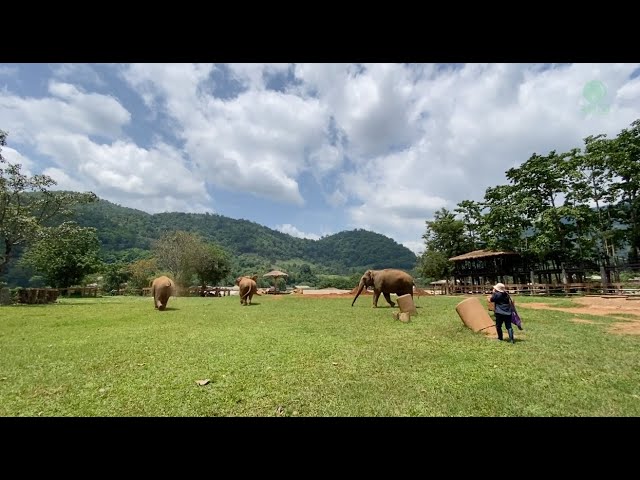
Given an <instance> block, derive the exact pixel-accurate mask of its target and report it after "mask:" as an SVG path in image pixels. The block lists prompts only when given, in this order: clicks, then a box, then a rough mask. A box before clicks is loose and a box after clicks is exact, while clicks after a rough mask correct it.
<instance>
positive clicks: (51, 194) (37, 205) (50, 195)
mask: <svg viewBox="0 0 640 480" xmlns="http://www.w3.org/2000/svg"><path fill="white" fill-rule="evenodd" d="M7 135H8V134H7V132H5V131H2V130H0V147H4V146H6V140H7ZM1 152H2V148H0V241H1V242H2V248H1V249H0V274H3V273H5V268H6V265H7V264H8V263H9V261H10V260H11V258H12V255H13V253H14V251H15V249H16V247H17V246H19V245H26V244H27V243H28V242H29V241H30V240H33V239H34V238H35V235H36V234H37V232H38V231H39V230H40V228H41V227H42V226H43V225H45V224H47V222H49V221H50V220H51V219H53V218H54V217H59V216H62V215H67V214H70V213H71V208H72V207H73V206H75V205H77V204H81V203H89V202H93V201H95V200H96V198H97V197H96V195H95V194H93V193H91V192H86V193H70V192H61V191H51V190H50V188H51V187H53V186H55V185H56V182H55V181H54V180H53V179H52V178H51V177H48V176H47V175H34V176H28V175H25V174H23V173H21V170H22V165H21V164H19V163H15V164H13V163H10V162H9V161H8V160H6V159H5V158H4V157H3V156H2V153H1Z"/></svg>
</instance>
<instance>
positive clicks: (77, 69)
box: [50, 63, 105, 86]
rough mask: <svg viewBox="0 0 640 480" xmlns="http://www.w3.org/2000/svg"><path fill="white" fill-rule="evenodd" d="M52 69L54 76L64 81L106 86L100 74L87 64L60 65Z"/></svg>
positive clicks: (54, 65)
mask: <svg viewBox="0 0 640 480" xmlns="http://www.w3.org/2000/svg"><path fill="white" fill-rule="evenodd" d="M50 68H51V71H52V73H53V75H54V76H55V77H57V78H60V79H62V80H71V81H74V82H78V81H83V82H86V83H88V84H91V85H98V86H104V85H105V82H104V81H103V80H102V79H101V78H100V75H99V74H98V72H96V71H95V70H94V69H93V68H92V67H91V66H90V65H88V64H86V63H58V64H53V65H51V66H50Z"/></svg>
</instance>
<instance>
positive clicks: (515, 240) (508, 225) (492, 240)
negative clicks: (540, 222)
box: [478, 185, 531, 252]
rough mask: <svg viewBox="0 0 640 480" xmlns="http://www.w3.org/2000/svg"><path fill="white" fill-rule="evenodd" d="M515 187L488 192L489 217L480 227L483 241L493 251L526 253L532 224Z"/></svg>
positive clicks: (499, 187)
mask: <svg viewBox="0 0 640 480" xmlns="http://www.w3.org/2000/svg"><path fill="white" fill-rule="evenodd" d="M517 193H518V192H517V189H516V188H515V187H514V186H513V185H499V186H497V187H489V188H487V190H486V191H485V195H484V199H485V201H484V206H485V207H486V209H487V213H486V214H484V215H483V217H482V221H481V222H480V224H479V227H478V232H479V237H480V238H481V240H482V242H483V243H484V244H485V245H486V247H487V248H489V249H493V250H510V251H516V252H523V251H526V250H527V248H528V245H527V241H528V240H527V236H526V234H527V230H528V229H530V227H531V223H530V222H529V221H528V220H527V216H526V208H527V207H526V202H524V203H520V200H519V198H518V196H517Z"/></svg>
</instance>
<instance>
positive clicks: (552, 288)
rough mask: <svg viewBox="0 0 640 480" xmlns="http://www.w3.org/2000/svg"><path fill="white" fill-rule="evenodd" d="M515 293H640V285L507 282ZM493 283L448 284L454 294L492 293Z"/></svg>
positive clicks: (450, 291) (449, 290) (511, 291)
mask: <svg viewBox="0 0 640 480" xmlns="http://www.w3.org/2000/svg"><path fill="white" fill-rule="evenodd" d="M505 286H506V287H507V290H508V292H509V293H510V294H513V295H546V296H549V295H567V296H569V295H640V286H638V287H629V286H625V285H624V284H622V283H610V284H607V285H606V286H604V287H603V285H602V284H601V283H593V282H592V283H567V284H550V283H534V284H518V283H511V284H505ZM492 287H493V285H448V289H447V288H445V291H446V290H448V292H449V294H452V295H474V294H476V295H490V294H491V290H492Z"/></svg>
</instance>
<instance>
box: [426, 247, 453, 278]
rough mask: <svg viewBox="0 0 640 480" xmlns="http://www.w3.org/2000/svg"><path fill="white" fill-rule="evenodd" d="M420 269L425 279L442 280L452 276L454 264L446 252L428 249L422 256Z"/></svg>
mask: <svg viewBox="0 0 640 480" xmlns="http://www.w3.org/2000/svg"><path fill="white" fill-rule="evenodd" d="M418 271H419V272H420V275H421V276H422V277H424V278H425V279H433V280H440V279H442V278H448V277H450V276H451V272H452V271H453V264H452V263H451V262H450V261H449V257H447V256H446V255H445V254H444V253H442V252H438V251H436V250H427V251H426V252H424V254H423V255H422V257H420V265H419V267H418Z"/></svg>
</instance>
